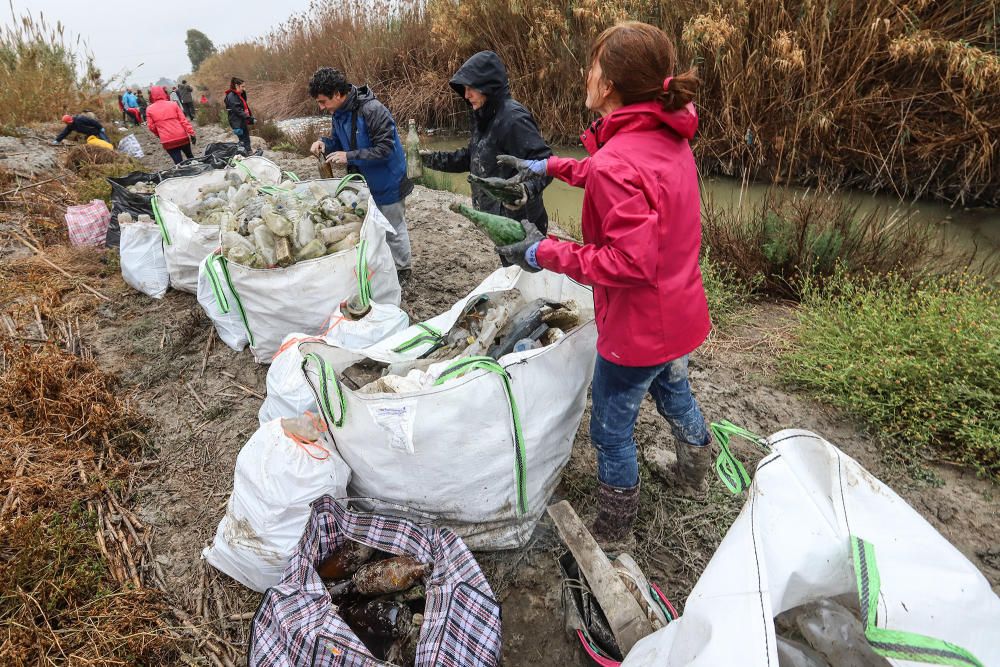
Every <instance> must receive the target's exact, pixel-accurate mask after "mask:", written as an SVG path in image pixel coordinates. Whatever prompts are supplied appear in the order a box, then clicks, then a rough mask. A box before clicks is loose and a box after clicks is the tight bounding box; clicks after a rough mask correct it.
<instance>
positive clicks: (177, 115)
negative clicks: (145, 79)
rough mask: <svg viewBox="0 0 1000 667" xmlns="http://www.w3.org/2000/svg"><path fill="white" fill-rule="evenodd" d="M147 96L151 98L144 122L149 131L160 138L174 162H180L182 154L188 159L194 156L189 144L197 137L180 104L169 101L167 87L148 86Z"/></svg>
mask: <svg viewBox="0 0 1000 667" xmlns="http://www.w3.org/2000/svg"><path fill="white" fill-rule="evenodd" d="M149 96H150V98H152V100H153V103H152V104H150V105H149V108H148V109H146V124H147V127H149V131H150V132H152V133H153V134H155V135H156V137H157V138H158V139H159V140H160V144H161V145H162V146H163V149H164V150H165V151H167V154H168V155H170V159H171V160H173V161H174V164H178V163H180V161H181V159H182V157H181V155H182V154H183V156H184V157H187V158H188V159H190V158H192V157H194V154H193V153H192V151H191V145H192V144H194V143H195V142H196V141H197V139H196V137H195V133H194V128H193V127H191V123H190V122H188V119H187V116H185V115H184V112H183V111H181V107H180V105H178V104H175V103H173V102H171V101H170V98H169V96H168V94H167V89H166V88H165V87H163V86H153V87H152V88H150V89H149Z"/></svg>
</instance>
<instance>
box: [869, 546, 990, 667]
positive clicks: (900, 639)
mask: <svg viewBox="0 0 1000 667" xmlns="http://www.w3.org/2000/svg"><path fill="white" fill-rule="evenodd" d="M851 558H852V559H853V561H854V575H855V577H856V579H857V584H858V599H859V601H860V603H861V614H862V615H863V616H864V618H863V619H862V620H863V623H864V626H865V637H866V638H867V639H868V643H869V644H871V647H872V648H873V649H874V650H875V652H876V653H878V654H879V655H882V656H885V657H886V658H896V659H898V660H910V661H912V662H926V663H930V664H933V665H955V666H957V667H983V663H981V662H980V661H979V660H978V659H977V658H976V656H974V655H972V654H971V653H969V652H968V651H966V650H965V649H964V648H962V647H961V646H956V645H955V644H952V643H950V642H946V641H943V640H941V639H935V638H934V637H927V636H926V635H920V634H917V633H915V632H905V631H902V630H887V629H884V628H880V627H878V626H877V625H876V624H875V623H876V620H877V616H878V596H879V592H880V591H881V588H882V580H881V578H880V577H879V573H878V564H877V563H876V562H875V546H874V545H872V544H871V543H870V542H867V541H865V540H863V539H862V538H860V537H857V536H855V535H851ZM994 630H995V628H994Z"/></svg>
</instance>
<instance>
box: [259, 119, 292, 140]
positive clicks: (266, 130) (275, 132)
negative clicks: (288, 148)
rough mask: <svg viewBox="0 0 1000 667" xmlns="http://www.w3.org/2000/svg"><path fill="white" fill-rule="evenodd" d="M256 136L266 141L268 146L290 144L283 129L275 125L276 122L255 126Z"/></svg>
mask: <svg viewBox="0 0 1000 667" xmlns="http://www.w3.org/2000/svg"><path fill="white" fill-rule="evenodd" d="M254 134H256V135H257V136H259V137H260V138H261V139H263V140H264V141H266V142H267V145H268V146H273V145H275V144H278V143H282V142H284V143H287V142H288V137H286V136H285V133H284V132H282V131H281V128H280V127H278V126H277V125H275V124H274V121H270V120H267V121H264V122H262V123H257V124H256V125H254Z"/></svg>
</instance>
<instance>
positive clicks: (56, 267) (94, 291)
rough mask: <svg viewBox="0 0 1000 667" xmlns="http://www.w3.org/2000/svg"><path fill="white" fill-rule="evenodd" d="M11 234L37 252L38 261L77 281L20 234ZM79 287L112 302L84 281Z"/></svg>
mask: <svg viewBox="0 0 1000 667" xmlns="http://www.w3.org/2000/svg"><path fill="white" fill-rule="evenodd" d="M10 234H11V236H13V237H14V238H16V239H17V240H18V241H20V242H21V243H23V244H24V245H25V246H27V247H28V248H29V249H31V250H33V251H34V252H35V256H36V257H38V259H40V260H42V261H43V262H45V263H46V264H48V265H49V266H51V267H52V268H53V269H55V270H56V271H58V272H59V273H61V274H63V275H64V276H66V277H67V278H69V279H70V280H75V279H74V278H73V276H72V275H71V274H70V273H69V272H68V271H66V269H64V268H62V267H61V266H58V265H57V264H55V263H54V262H52V261H51V260H50V259H49V258H48V257H46V256H45V254H44V253H43V252H42V251H41V250H39V249H38V248H36V247H35V246H33V245H31V244H30V243H29V242H28V241H27V240H25V238H24V237H23V236H21V235H20V234H17V233H15V232H10ZM79 285H80V287H82V288H83V289H85V290H87V291H88V292H90V293H91V294H93V295H94V296H96V297H99V298H101V299H104V300H105V301H111V297H109V296H107V295H106V294H101V293H100V292H98V291H97V290H95V289H94V288H93V287H91V286H90V285H88V284H86V283H84V282H82V281H81V282H79Z"/></svg>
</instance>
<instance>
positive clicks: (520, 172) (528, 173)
mask: <svg viewBox="0 0 1000 667" xmlns="http://www.w3.org/2000/svg"><path fill="white" fill-rule="evenodd" d="M497 164H498V165H500V166H501V167H510V168H512V169H516V170H517V176H516V178H517V180H519V181H524V180H527V179H529V178H542V177H543V176H545V175H546V169H547V167H548V158H546V159H544V160H522V159H521V158H519V157H514V156H513V155H497Z"/></svg>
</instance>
